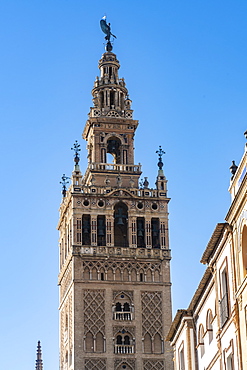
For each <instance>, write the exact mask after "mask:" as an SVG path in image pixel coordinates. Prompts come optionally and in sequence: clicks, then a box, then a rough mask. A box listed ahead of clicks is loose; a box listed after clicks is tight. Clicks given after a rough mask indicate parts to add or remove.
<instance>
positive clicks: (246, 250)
mask: <svg viewBox="0 0 247 370" xmlns="http://www.w3.org/2000/svg"><path fill="white" fill-rule="evenodd" d="M242 259H243V277H245V276H246V275H247V226H244V228H243V232H242Z"/></svg>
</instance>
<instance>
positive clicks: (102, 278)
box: [100, 272, 105, 281]
mask: <svg viewBox="0 0 247 370" xmlns="http://www.w3.org/2000/svg"><path fill="white" fill-rule="evenodd" d="M100 280H102V281H104V280H105V277H104V273H103V272H101V274H100Z"/></svg>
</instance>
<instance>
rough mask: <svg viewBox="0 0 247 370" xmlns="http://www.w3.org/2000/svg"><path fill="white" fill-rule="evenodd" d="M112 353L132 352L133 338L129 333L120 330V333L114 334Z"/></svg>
mask: <svg viewBox="0 0 247 370" xmlns="http://www.w3.org/2000/svg"><path fill="white" fill-rule="evenodd" d="M114 353H122V354H131V353H134V344H133V338H132V336H131V334H130V333H128V332H126V331H125V330H122V331H121V333H118V334H117V335H116V339H115V349H114Z"/></svg>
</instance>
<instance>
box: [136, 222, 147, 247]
mask: <svg viewBox="0 0 247 370" xmlns="http://www.w3.org/2000/svg"><path fill="white" fill-rule="evenodd" d="M136 223H137V247H139V248H145V246H146V245H145V219H144V217H137V220H136Z"/></svg>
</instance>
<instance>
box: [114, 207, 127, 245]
mask: <svg viewBox="0 0 247 370" xmlns="http://www.w3.org/2000/svg"><path fill="white" fill-rule="evenodd" d="M114 244H115V246H116V247H128V245H129V244H128V206H127V205H126V204H125V203H124V202H122V201H120V202H118V203H116V204H115V206H114Z"/></svg>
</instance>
